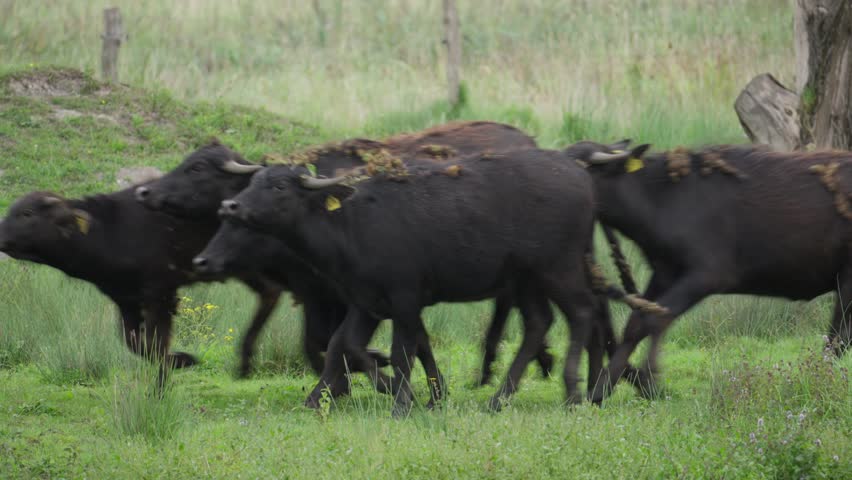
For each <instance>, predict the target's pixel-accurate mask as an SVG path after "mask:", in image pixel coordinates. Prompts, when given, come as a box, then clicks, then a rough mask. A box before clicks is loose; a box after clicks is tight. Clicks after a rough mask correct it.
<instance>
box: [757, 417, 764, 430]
mask: <svg viewBox="0 0 852 480" xmlns="http://www.w3.org/2000/svg"><path fill="white" fill-rule="evenodd" d="M761 428H763V417H760V418H758V419H757V429H758V430H760V429H761Z"/></svg>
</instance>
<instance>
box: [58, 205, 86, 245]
mask: <svg viewBox="0 0 852 480" xmlns="http://www.w3.org/2000/svg"><path fill="white" fill-rule="evenodd" d="M91 224H92V216H91V215H90V214H89V212H87V211H85V210H81V209H79V208H71V209H65V210H64V211H63V212H62V214H61V215H60V216H59V217H58V218H57V219H56V226H57V227H59V231H60V232H61V233H62V236H63V237H65V238H69V237H71V235H73V234H75V233H80V234H82V235H87V234H88V233H89V228H91Z"/></svg>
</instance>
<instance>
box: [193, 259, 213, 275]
mask: <svg viewBox="0 0 852 480" xmlns="http://www.w3.org/2000/svg"><path fill="white" fill-rule="evenodd" d="M192 268H194V269H195V271H196V272H198V273H207V271H208V269H209V268H210V262H209V261H208V260H207V258H205V257H202V256H198V257H195V258H193V259H192Z"/></svg>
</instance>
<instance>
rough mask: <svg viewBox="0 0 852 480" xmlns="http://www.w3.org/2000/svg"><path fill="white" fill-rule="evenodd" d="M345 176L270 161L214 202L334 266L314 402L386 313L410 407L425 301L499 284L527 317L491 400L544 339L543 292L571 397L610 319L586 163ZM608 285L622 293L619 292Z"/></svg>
mask: <svg viewBox="0 0 852 480" xmlns="http://www.w3.org/2000/svg"><path fill="white" fill-rule="evenodd" d="M351 177H352V175H345V176H341V177H337V178H322V179H320V178H315V177H313V176H311V175H310V174H309V172H308V170H307V169H305V168H303V167H295V168H294V167H289V166H274V167H270V168H268V169H265V170H264V171H261V172H259V173H257V174H255V175H254V176H253V177H252V181H251V184H250V186H249V187H248V188H247V189H245V190H243V191H242V192H241V193H240V194H239V195H237V196H236V197H235V198H234V199H232V200H226V201H225V202H223V203H222V208H221V210H220V213H221V214H222V215H224V216H227V217H230V218H233V219H236V220H238V221H240V222H242V223H244V224H245V225H247V226H250V227H251V228H255V229H258V230H259V231H263V232H267V233H269V234H271V235H275V236H276V237H278V238H280V239H281V240H282V241H284V242H285V243H286V244H287V246H288V247H290V248H291V249H292V250H293V251H294V252H295V253H296V254H297V255H298V256H300V257H301V258H303V259H305V260H306V261H307V262H308V263H310V264H311V265H312V266H314V267H315V268H317V269H318V270H319V271H320V272H323V273H324V274H325V275H326V276H327V277H328V278H330V279H334V280H335V281H336V282H337V283H338V284H339V285H340V287H341V289H342V290H343V291H344V293H345V296H346V298H347V300H348V301H350V304H351V305H350V310H349V313H348V314H347V318H346V320H345V322H344V324H343V325H342V326H341V329H340V330H339V331H338V332H337V333H336V334H335V338H334V339H333V340H332V342H331V344H330V345H329V350H328V353H327V356H326V363H325V369H324V371H323V373H322V377H321V379H320V382H319V384H318V385H317V387H316V388H315V389H314V391H313V392H312V393H311V395H310V396H309V397H308V400H307V401H306V403H307V405H308V406H316V405H317V404H318V400H319V398H320V394H321V392H322V390H323V389H325V388H329V389H331V390H332V392H333V391H334V390H335V389H336V388H339V386H340V385H341V381H342V378H343V374H344V371H345V369H344V358H346V359H347V361H348V359H350V358H356V359H357V358H358V357H359V356H361V355H363V353H362V349H363V345H364V344H365V343H366V340H368V339H369V337H370V336H372V333H373V330H374V328H375V322H374V320H372V319H375V318H383V317H389V318H391V319H392V320H393V325H394V341H393V348H392V353H391V364H392V365H393V367H394V371H395V378H394V389H395V391H396V392H397V396H396V402H395V408H394V412H395V413H397V414H399V413H404V412H406V411H407V410H408V408H409V406H410V403H411V400H412V397H411V390H410V385H409V383H408V380H409V375H410V371H411V365H412V360H413V357H414V355H415V354H416V353H417V349H418V348H419V347H420V346H421V345H428V343H429V340H428V335H427V333H426V331H425V329H424V327H423V323H422V320H421V317H420V312H421V309H422V308H423V307H424V306H427V305H431V304H434V303H438V302H465V301H471V300H477V299H482V298H489V297H494V296H495V295H497V294H499V293H501V292H505V291H507V290H509V291H512V292H513V294H514V298H515V300H516V302H517V304H518V305H519V306H520V308H521V311H522V313H523V317H524V320H525V327H526V328H525V332H524V339H523V343H522V346H521V349H520V351H519V353H518V355H517V356H516V358H515V360H514V361H513V364H512V366H511V368H510V370H509V374H508V376H507V379H506V382H505V383H504V384H503V385H502V386H501V388H500V389H499V390H498V392H497V393H496V394H495V395H494V397H493V398H492V400H491V404H490V405H491V406H492V407H493V408H497V407H499V405H500V403H501V402H502V400H503V398H505V397H508V396H509V395H511V394H512V393H513V392H514V391H515V389H516V388H517V386H518V383H519V381H520V379H521V376H522V374H523V371H524V369H525V367H526V366H527V364H528V363H529V361H531V360H532V358H533V356H534V355H535V354H536V353H537V352H538V351H539V348H540V345H541V342H542V341H543V339H544V336H545V334H546V332H547V327H548V326H549V320H545V319H544V317H545V316H546V315H547V313H546V311H548V310H549V306H548V303H547V300H548V299H549V300H552V301H553V302H554V303H556V304H557V306H558V307H559V308H560V309H561V310H562V311H563V312H564V313H565V316H566V317H567V319H568V321H569V322H570V325H571V329H570V331H571V338H570V346H569V348H568V352H567V356H566V363H565V369H564V372H563V380H564V382H565V387H566V395H567V399H568V401H569V402H576V401H579V399H580V397H579V396H578V395H577V391H576V383H577V366H578V362H579V359H580V355H581V353H582V351H583V348H584V346H586V344H587V340H588V338H589V335H590V333H591V332H592V331H593V328H594V327H595V326H599V325H600V324H601V322H602V321H603V319H604V318H605V316H604V314H603V311H602V309H601V308H600V306H599V305H598V302H597V298H596V297H595V295H594V291H593V289H592V288H591V275H592V272H593V270H590V269H589V268H588V265H589V263H588V262H589V261H590V259H591V251H592V233H593V227H594V221H595V216H594V204H595V195H594V190H593V186H592V182H591V179H590V177H589V175H588V174H587V172H585V171H584V170H583V169H581V168H580V167H578V166H577V165H576V164H573V163H572V162H565V161H564V155H563V154H562V152H556V151H546V150H532V149H526V150H523V151H522V153H519V154H516V153H512V152H509V153H506V154H503V155H496V156H494V155H475V156H472V157H470V158H466V159H460V160H457V161H456V160H454V161H453V163H452V164H451V165H446V166H438V165H425V164H424V165H422V166H418V167H411V168H409V169H408V170H406V171H403V172H394V173H390V174H389V173H383V174H380V175H378V176H374V177H372V178H368V179H366V180H363V181H360V182H358V183H357V184H356V186H355V187H354V188H353V187H351V186H347V185H344V184H343V183H344V182H346V181H347V180H350V179H351ZM220 239H221V240H222V241H226V240H227V238H224V237H220ZM208 249H212V247H211V246H208ZM595 278H597V277H595ZM598 287H599V288H600V289H603V286H602V285H598ZM609 288H610V290H609V291H610V292H611V293H614V296H615V297H616V298H623V297H624V294H623V292H617V291H616V289H614V288H612V287H609ZM365 337H366V340H365ZM603 350H604V345H603V344H602V343H601V342H598V343H596V344H595V343H593V344H590V345H589V355H590V379H592V378H597V374H598V372H599V369H600V367H601V365H602V356H603ZM361 361H363V360H361ZM359 362H360V361H359ZM592 383H593V382H590V384H592Z"/></svg>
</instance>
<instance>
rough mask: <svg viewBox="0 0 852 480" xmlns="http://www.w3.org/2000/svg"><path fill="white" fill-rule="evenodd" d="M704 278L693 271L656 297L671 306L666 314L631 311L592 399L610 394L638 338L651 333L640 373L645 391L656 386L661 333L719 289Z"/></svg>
mask: <svg viewBox="0 0 852 480" xmlns="http://www.w3.org/2000/svg"><path fill="white" fill-rule="evenodd" d="M705 278H707V277H705V275H703V274H699V273H693V274H691V275H687V276H684V277H683V278H681V279H680V280H678V281H677V282H674V284H673V286H672V288H670V289H669V290H668V291H666V292H665V293H663V294H662V295H660V296H659V297H658V299H657V300H656V302H657V303H658V304H660V305H661V306H663V307H665V308H667V309H668V312H667V313H665V314H662V315H646V314H643V313H641V312H633V313H632V314H631V315H630V319H629V320H628V321H627V327H625V329H624V339H623V341H622V343H621V344H620V345H619V346H618V348H617V349H616V352H615V355H613V357H612V358H611V360H610V362H609V368H608V369H607V379H606V380H605V381H603V382H598V385H597V386H596V387H595V390H594V392H593V394H592V401H594V402H600V401H602V400H603V399H604V398H605V397H606V396H608V395H609V393H610V391H611V390H612V388H613V387H614V385H615V381H616V380H617V379H618V378H620V377H621V376H622V374H623V373H624V371H625V369H626V368H627V366H628V359H629V358H630V355H631V354H632V353H633V351H634V350H636V346H637V345H638V344H639V342H641V341H642V340H643V339H644V338H645V337H647V336H648V335H650V336H651V337H652V341H651V346H650V347H651V348H650V349H649V350H648V359H647V361H646V367H645V369H644V371H643V372H642V374H641V375H640V377H644V378H643V379H642V380H643V381H645V382H646V385H642V389H643V391H653V390H654V385H653V376H655V375H656V374H657V360H658V356H659V348H660V343H661V342H662V336H663V335H664V334H665V332H666V330H667V329H668V327H669V326H670V325H671V324H672V323H673V322H674V320H675V319H676V318H677V317H678V316H679V315H680V314H682V313H683V312H685V311H687V310H689V309H690V308H692V307H693V306H694V305H695V304H697V303H698V302H700V301H701V300H703V299H704V297H706V296H708V295H711V294H712V293H713V292H714V291H716V290H717V289H716V288H715V287H714V286H712V285H710V284H709V283H708V282H707V281H706V280H705Z"/></svg>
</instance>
